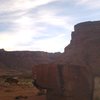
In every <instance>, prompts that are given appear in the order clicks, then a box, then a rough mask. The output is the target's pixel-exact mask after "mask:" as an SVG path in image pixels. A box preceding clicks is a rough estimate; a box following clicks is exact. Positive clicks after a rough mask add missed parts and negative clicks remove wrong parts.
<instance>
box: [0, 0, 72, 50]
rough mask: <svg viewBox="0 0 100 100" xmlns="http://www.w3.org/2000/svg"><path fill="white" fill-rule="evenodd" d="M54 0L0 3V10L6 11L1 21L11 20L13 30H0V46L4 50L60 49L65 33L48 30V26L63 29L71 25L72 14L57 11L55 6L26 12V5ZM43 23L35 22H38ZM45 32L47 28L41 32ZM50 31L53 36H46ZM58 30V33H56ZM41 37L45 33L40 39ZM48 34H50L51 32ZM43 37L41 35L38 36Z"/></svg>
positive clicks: (62, 46) (43, 3) (63, 45)
mask: <svg viewBox="0 0 100 100" xmlns="http://www.w3.org/2000/svg"><path fill="white" fill-rule="evenodd" d="M53 1H57V0H26V1H25V0H16V1H14V0H9V2H8V1H7V2H5V3H4V5H2V4H0V8H1V9H0V12H1V13H2V12H6V13H7V14H4V15H3V16H0V17H2V20H1V19H0V22H5V23H6V22H11V23H13V26H14V27H13V28H12V31H8V32H0V48H5V49H6V50H42V51H49V52H56V51H63V49H64V47H65V45H66V44H67V43H66V42H65V34H67V33H59V31H58V30H56V32H55V33H50V32H49V29H48V30H47V26H45V25H51V26H55V27H57V28H58V27H59V28H62V29H64V30H66V31H67V30H70V31H71V30H72V29H73V18H72V17H70V16H64V15H61V16H59V15H57V13H58V12H59V10H58V9H56V10H53V9H51V8H49V9H47V8H46V7H44V8H43V9H40V8H38V11H37V12H35V13H34V14H32V13H31V14H29V13H28V9H30V8H36V7H39V6H41V5H46V4H48V3H50V2H53ZM41 23H42V24H43V25H38V24H41ZM44 32H47V33H45V34H44ZM50 34H53V35H54V36H53V37H48V36H49V35H50ZM55 34H57V36H56V35H55ZM43 36H44V37H46V36H47V37H48V38H45V39H43ZM50 36H51V35H50ZM38 37H39V39H37V40H36V39H35V38H38ZM41 37H42V39H41Z"/></svg>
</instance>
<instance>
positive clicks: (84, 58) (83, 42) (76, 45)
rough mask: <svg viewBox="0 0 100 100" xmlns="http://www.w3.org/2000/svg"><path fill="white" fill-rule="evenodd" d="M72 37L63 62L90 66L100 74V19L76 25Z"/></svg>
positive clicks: (95, 72) (96, 73)
mask: <svg viewBox="0 0 100 100" xmlns="http://www.w3.org/2000/svg"><path fill="white" fill-rule="evenodd" d="M71 37H72V39H71V42H70V44H69V45H68V46H67V47H65V52H64V54H63V57H62V62H64V63H72V64H76V65H83V66H87V67H90V68H92V70H93V72H94V74H95V75H100V21H94V22H84V23H79V24H77V25H75V27H74V31H73V32H72V35H71Z"/></svg>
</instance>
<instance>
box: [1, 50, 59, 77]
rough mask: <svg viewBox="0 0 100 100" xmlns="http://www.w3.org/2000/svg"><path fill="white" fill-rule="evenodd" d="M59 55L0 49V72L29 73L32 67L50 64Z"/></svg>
mask: <svg viewBox="0 0 100 100" xmlns="http://www.w3.org/2000/svg"><path fill="white" fill-rule="evenodd" d="M60 55H61V53H47V52H42V51H41V52H40V51H9V52H8V51H5V50H3V49H0V71H1V72H2V74H3V73H8V74H18V73H31V71H32V67H33V66H34V65H38V64H45V63H46V64H48V63H51V62H53V61H55V60H56V59H57V58H58V57H59V56H60ZM1 72H0V73H1ZM0 75H1V74H0Z"/></svg>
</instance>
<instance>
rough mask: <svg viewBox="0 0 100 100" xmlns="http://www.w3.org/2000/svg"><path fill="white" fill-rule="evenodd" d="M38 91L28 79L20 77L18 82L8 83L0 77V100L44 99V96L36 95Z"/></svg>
mask: <svg viewBox="0 0 100 100" xmlns="http://www.w3.org/2000/svg"><path fill="white" fill-rule="evenodd" d="M38 92H39V91H38V90H37V89H36V88H35V87H34V86H33V85H32V83H31V80H30V79H29V80H28V79H20V81H19V83H18V84H8V83H5V82H4V79H0V100H46V96H45V95H38Z"/></svg>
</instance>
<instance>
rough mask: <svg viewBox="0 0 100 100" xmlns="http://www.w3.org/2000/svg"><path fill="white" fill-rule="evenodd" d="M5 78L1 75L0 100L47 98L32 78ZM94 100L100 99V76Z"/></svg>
mask: <svg viewBox="0 0 100 100" xmlns="http://www.w3.org/2000/svg"><path fill="white" fill-rule="evenodd" d="M4 80H5V78H4V77H3V78H2V77H0V100H46V95H38V92H39V90H38V89H37V88H36V87H34V86H33V85H32V79H31V78H20V79H19V83H18V84H8V83H5V81H4ZM93 100H100V77H97V78H95V86H94V99H93Z"/></svg>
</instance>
